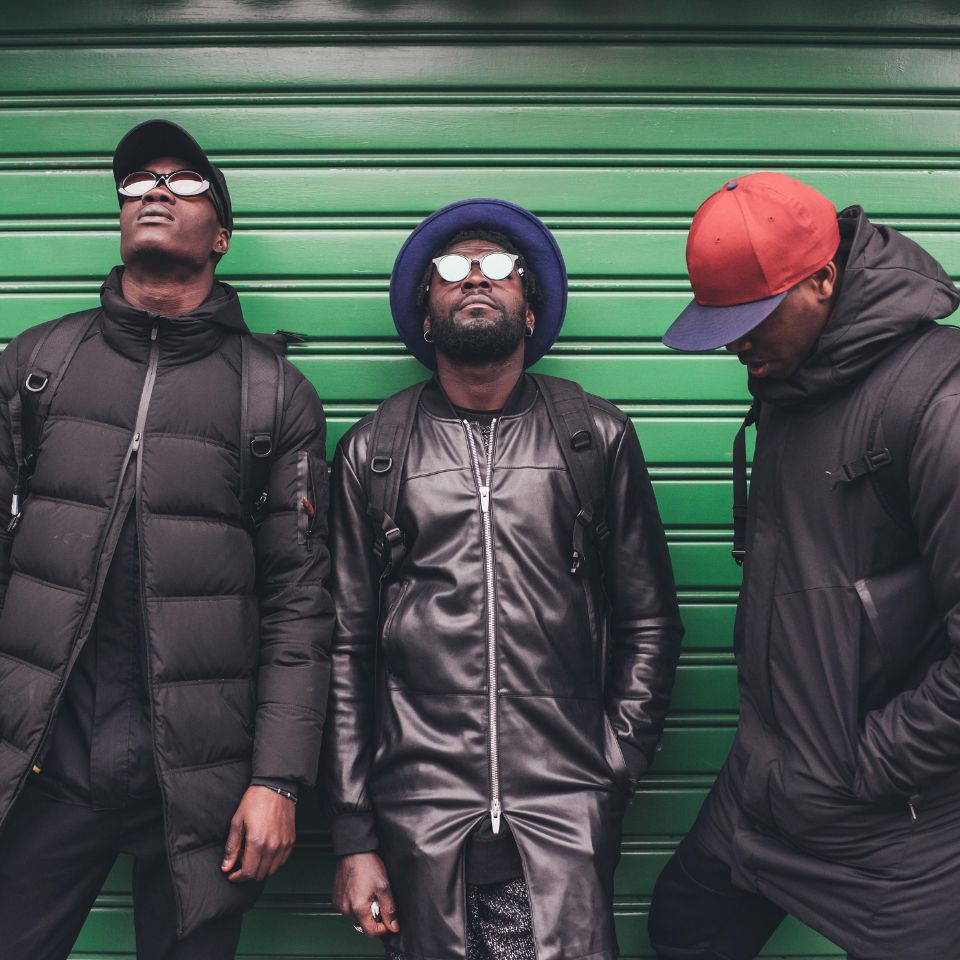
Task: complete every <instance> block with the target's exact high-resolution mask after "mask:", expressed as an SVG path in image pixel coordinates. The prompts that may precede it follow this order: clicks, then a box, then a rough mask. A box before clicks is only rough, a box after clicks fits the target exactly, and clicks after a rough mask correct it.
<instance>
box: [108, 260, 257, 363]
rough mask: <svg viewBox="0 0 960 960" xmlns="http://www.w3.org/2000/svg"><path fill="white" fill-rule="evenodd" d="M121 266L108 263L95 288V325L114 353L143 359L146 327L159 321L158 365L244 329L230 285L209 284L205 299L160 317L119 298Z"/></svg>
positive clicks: (182, 359)
mask: <svg viewBox="0 0 960 960" xmlns="http://www.w3.org/2000/svg"><path fill="white" fill-rule="evenodd" d="M122 276H123V267H114V268H113V270H111V271H110V274H109V276H108V277H107V279H106V280H104V282H103V286H101V287H100V304H101V306H102V307H103V313H102V315H101V319H100V327H101V330H102V331H103V337H104V339H105V340H106V341H107V343H108V344H109V345H110V346H111V347H112V348H113V349H114V350H116V351H117V352H118V353H122V354H123V355H124V356H125V357H129V358H130V359H131V360H135V361H137V362H138V363H146V361H147V357H148V356H149V354H150V330H151V329H152V327H153V326H154V324H155V323H158V322H159V324H160V363H161V364H162V365H165V366H175V365H177V364H181V363H189V362H190V361H192V360H197V359H199V358H200V357H203V356H206V355H207V354H208V353H211V352H213V351H214V350H215V349H216V348H217V347H218V346H219V345H220V343H221V341H222V340H223V338H224V336H225V335H226V334H227V333H228V332H234V333H249V330H248V328H247V325H246V323H245V322H244V319H243V311H242V310H241V309H240V300H239V299H238V297H237V293H236V291H235V290H234V289H233V287H231V286H229V285H228V284H226V283H218V282H215V283H214V284H213V287H211V289H210V293H209V294H208V295H207V298H206V300H204V301H203V303H201V304H200V306H198V307H197V308H196V309H195V310H191V311H190V313H184V314H181V315H180V316H178V317H163V316H159V315H157V314H152V313H150V312H149V311H147V310H141V309H140V308H139V307H134V306H133V305H132V304H130V303H128V302H127V301H126V300H125V299H124V298H123V291H122V287H121V285H120V278H121V277H122Z"/></svg>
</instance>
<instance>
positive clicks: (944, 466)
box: [650, 173, 960, 960]
mask: <svg viewBox="0 0 960 960" xmlns="http://www.w3.org/2000/svg"><path fill="white" fill-rule="evenodd" d="M687 263H688V267H689V274H690V280H691V284H692V286H693V290H694V295H695V300H694V302H693V303H691V304H690V305H689V306H688V307H687V309H686V310H684V311H683V313H682V314H681V315H680V317H679V318H678V319H677V321H676V322H675V323H674V324H673V325H672V326H671V327H670V329H669V330H668V331H667V333H666V335H665V336H664V342H665V343H666V344H667V345H668V346H671V347H674V348H676V349H679V350H693V351H698V350H712V349H715V348H717V347H721V346H726V348H727V349H728V350H729V351H730V352H732V353H735V354H736V355H737V357H738V359H739V360H740V362H741V363H743V364H744V365H745V366H746V367H747V371H748V386H749V389H750V392H751V393H752V394H753V397H754V404H753V407H752V409H751V414H750V416H748V419H747V422H753V421H755V422H756V423H757V448H756V454H755V457H754V463H753V473H752V479H751V488H750V498H749V507H747V505H746V466H745V456H744V445H743V433H742V431H741V433H740V434H739V435H738V442H737V443H736V444H735V467H734V473H735V478H734V479H735V507H734V515H735V520H734V528H735V531H734V555H735V558H736V559H737V560H738V562H744V578H743V588H742V591H741V595H740V601H739V605H738V609H737V620H736V627H735V631H734V649H735V651H736V657H737V666H738V670H739V683H740V695H741V696H740V723H739V726H738V729H737V735H736V737H735V740H734V743H733V747H732V749H731V752H730V755H729V757H728V759H727V762H726V763H725V765H724V767H723V769H722V770H721V772H720V776H719V778H718V780H717V782H716V784H715V785H714V787H713V789H712V790H711V791H710V794H709V796H708V797H707V800H706V802H705V803H704V805H703V808H702V809H701V811H700V814H699V817H698V818H697V821H696V823H695V825H694V827H693V829H692V831H691V833H690V834H689V835H688V836H687V837H686V838H685V840H684V841H683V842H682V843H681V844H680V847H679V848H678V850H677V852H676V854H675V855H674V857H673V858H672V859H671V861H670V862H669V863H668V864H667V866H666V868H665V869H664V871H663V873H662V874H661V876H660V879H659V880H658V883H657V887H656V890H655V893H654V899H653V904H652V907H651V914H650V935H651V940H652V942H653V945H654V947H655V949H656V951H657V956H658V957H660V958H663V960H681V958H682V960H695V958H703V960H706V958H725V960H747V958H751V957H754V956H756V955H757V953H758V952H759V951H760V950H761V948H762V947H763V945H764V943H765V942H766V941H767V939H768V938H769V937H770V935H771V934H772V933H773V931H774V930H775V928H776V927H777V925H778V924H779V923H780V921H781V920H782V919H783V917H784V916H785V915H786V914H787V913H791V914H793V915H795V916H797V917H799V918H800V919H801V920H802V921H804V922H805V923H807V924H809V925H811V926H812V927H814V928H815V929H817V930H819V931H820V932H822V933H823V934H824V935H826V936H827V937H829V938H830V939H832V940H834V941H835V942H837V943H838V944H840V945H841V946H842V947H844V948H845V949H846V950H848V951H849V954H850V956H852V957H858V958H861V960H895V958H896V960H903V958H905V957H910V958H912V960H947V958H952V957H957V956H960V930H958V928H957V925H956V924H953V923H950V922H946V921H947V918H948V917H950V916H952V915H953V910H954V909H955V904H956V899H957V892H958V890H960V803H958V800H960V646H958V641H960V550H958V549H957V546H956V543H957V538H956V530H957V529H958V525H960V491H958V485H957V476H958V475H960V441H958V440H957V437H956V432H955V429H956V428H955V424H956V422H957V417H958V416H960V336H957V335H955V334H956V331H954V330H953V329H952V328H949V327H941V326H939V325H937V324H936V323H935V321H936V320H938V319H940V318H943V317H945V316H947V315H949V314H950V313H952V312H953V310H954V309H955V308H956V306H957V304H958V302H960V295H958V293H957V291H956V289H955V288H954V286H953V284H952V283H951V282H950V280H949V278H948V277H947V275H946V274H945V272H944V271H943V269H942V267H941V266H940V265H939V264H938V263H937V262H936V261H935V260H934V259H933V258H932V257H931V256H930V255H929V254H927V253H926V252H925V251H924V250H922V249H921V248H920V247H919V246H917V245H916V244H915V243H913V242H912V241H910V240H908V239H907V238H905V237H903V236H902V235H901V234H899V233H897V231H895V230H892V229H890V228H887V227H882V226H876V225H874V224H872V223H870V221H869V220H868V219H867V218H866V217H865V216H864V214H863V211H862V210H861V209H860V208H859V207H849V208H847V209H846V210H844V211H842V212H841V213H840V214H839V215H837V213H836V211H835V210H834V208H833V205H832V204H831V203H830V202H829V201H828V200H827V199H826V198H825V197H823V196H822V195H821V194H819V193H817V192H816V191H815V190H813V189H812V188H810V187H808V186H806V185H805V184H802V183H799V182H797V181H795V180H792V179H791V178H789V177H786V176H783V175H781V174H776V173H756V174H751V175H749V176H744V177H742V178H740V179H738V180H733V181H731V182H729V183H727V184H726V185H725V186H724V187H723V188H721V189H720V190H718V191H717V192H716V193H714V194H713V195H712V196H711V197H709V198H708V199H707V200H706V201H705V202H704V204H703V205H702V206H701V207H700V209H699V210H698V212H697V215H696V216H695V218H694V221H693V225H692V226H691V229H690V236H689V240H688V244H687ZM744 521H745V522H744Z"/></svg>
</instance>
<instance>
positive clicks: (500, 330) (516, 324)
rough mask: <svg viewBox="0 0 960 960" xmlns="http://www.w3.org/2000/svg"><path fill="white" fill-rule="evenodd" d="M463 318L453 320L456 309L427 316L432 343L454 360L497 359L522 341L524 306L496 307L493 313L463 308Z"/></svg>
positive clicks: (524, 316) (466, 361)
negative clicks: (512, 307)
mask: <svg viewBox="0 0 960 960" xmlns="http://www.w3.org/2000/svg"><path fill="white" fill-rule="evenodd" d="M464 313H465V315H466V317H467V318H468V319H466V320H457V316H456V315H457V311H456V310H451V311H450V313H449V314H447V315H446V316H433V315H432V314H431V316H430V332H431V333H432V334H433V345H434V347H435V348H436V349H437V350H438V351H439V352H440V353H442V354H443V355H444V356H445V357H447V358H448V359H450V360H455V361H457V362H458V363H497V362H499V361H501V360H506V359H507V358H508V357H510V356H511V355H512V354H513V353H514V351H515V350H516V349H517V347H518V345H519V344H520V343H521V342H522V341H523V337H524V332H525V330H526V324H525V322H524V321H525V318H526V308H525V307H522V306H521V307H518V308H517V309H516V310H515V311H514V312H512V313H508V312H507V311H506V310H504V309H502V308H501V309H500V310H498V311H497V312H496V313H495V314H494V315H493V316H490V314H489V311H487V310H484V309H478V310H472V309H471V308H470V307H467V308H466V310H465V311H464Z"/></svg>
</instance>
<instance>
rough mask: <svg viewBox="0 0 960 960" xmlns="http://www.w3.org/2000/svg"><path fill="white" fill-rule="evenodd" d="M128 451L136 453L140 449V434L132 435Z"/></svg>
mask: <svg viewBox="0 0 960 960" xmlns="http://www.w3.org/2000/svg"><path fill="white" fill-rule="evenodd" d="M130 449H131V450H132V451H133V452H134V453H136V452H137V451H138V450H139V449H140V433H139V431H138V432H137V433H135V434H134V435H133V439H132V440H131V441H130Z"/></svg>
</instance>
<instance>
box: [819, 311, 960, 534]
mask: <svg viewBox="0 0 960 960" xmlns="http://www.w3.org/2000/svg"><path fill="white" fill-rule="evenodd" d="M958 366H960V330H957V329H956V328H955V327H951V326H945V325H941V324H933V325H931V326H930V327H929V329H925V330H924V331H923V332H922V333H920V334H919V335H918V336H917V337H916V338H915V339H913V340H912V341H910V343H909V344H908V345H907V346H906V347H905V348H903V349H902V350H901V351H900V352H899V353H898V354H897V355H895V357H894V360H893V363H892V366H891V368H890V373H889V375H888V376H887V377H886V378H885V379H884V381H883V383H882V384H881V387H880V393H879V396H880V398H881V399H880V401H879V409H878V410H877V413H876V415H875V416H874V418H873V421H872V422H871V425H870V432H869V435H868V437H867V449H866V452H865V453H863V454H862V455H861V456H859V457H857V459H855V460H851V461H849V462H847V463H844V464H842V465H841V466H840V467H838V468H837V469H836V470H832V471H830V473H829V478H830V480H831V481H832V482H833V484H834V485H835V486H836V485H837V484H840V483H850V482H852V481H854V480H858V479H859V478H860V477H865V476H869V477H870V479H871V482H872V483H873V486H874V489H875V490H876V492H877V497H878V499H879V500H880V502H881V504H883V508H884V509H885V510H886V511H887V513H888V514H889V515H890V517H891V518H892V519H893V520H894V522H895V523H897V524H898V525H899V526H901V527H902V528H904V529H907V530H909V529H911V526H912V525H911V521H910V511H909V505H908V483H907V474H908V471H909V467H910V453H911V451H912V449H913V444H914V442H915V440H916V436H917V429H918V427H919V425H920V420H921V418H922V417H923V414H924V413H925V412H926V409H927V407H928V406H929V405H930V401H931V400H932V399H933V396H934V394H935V393H936V392H937V390H938V389H939V387H940V385H941V384H942V383H943V381H944V380H945V379H946V378H947V376H949V374H950V373H951V372H952V371H953V370H955V369H956V368H957V367H958Z"/></svg>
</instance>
